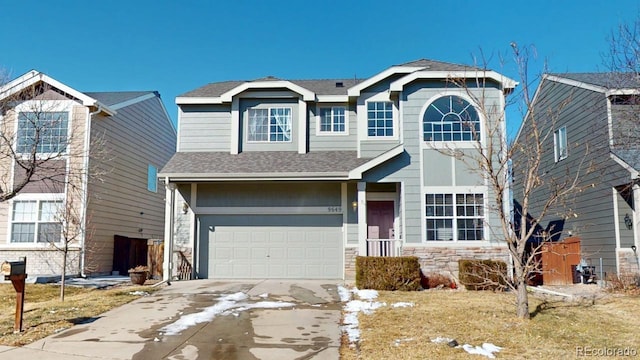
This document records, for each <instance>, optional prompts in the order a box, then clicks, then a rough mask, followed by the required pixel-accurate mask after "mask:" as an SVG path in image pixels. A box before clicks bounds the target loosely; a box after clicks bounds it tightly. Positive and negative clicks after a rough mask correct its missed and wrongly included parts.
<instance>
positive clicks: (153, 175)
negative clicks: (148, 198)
mask: <svg viewBox="0 0 640 360" xmlns="http://www.w3.org/2000/svg"><path fill="white" fill-rule="evenodd" d="M147 190H149V191H151V192H158V168H157V167H155V166H153V165H151V164H149V166H148V167H147Z"/></svg>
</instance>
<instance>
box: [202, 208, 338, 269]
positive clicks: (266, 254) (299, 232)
mask: <svg viewBox="0 0 640 360" xmlns="http://www.w3.org/2000/svg"><path fill="white" fill-rule="evenodd" d="M198 219H199V226H200V236H199V239H200V244H199V246H200V248H199V249H198V254H199V255H198V260H199V261H198V263H199V268H198V275H199V277H202V278H219V279H255V278H261V279H262V278H272V279H340V278H342V277H343V269H344V266H343V253H344V250H343V240H342V239H343V237H342V215H341V214H313V215H310V214H306V215H292V214H287V215H281V214H271V215H201V216H199V217H198Z"/></svg>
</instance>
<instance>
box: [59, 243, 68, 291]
mask: <svg viewBox="0 0 640 360" xmlns="http://www.w3.org/2000/svg"><path fill="white" fill-rule="evenodd" d="M66 277H67V250H66V249H65V251H63V252H62V280H61V284H60V301H64V283H65V278H66Z"/></svg>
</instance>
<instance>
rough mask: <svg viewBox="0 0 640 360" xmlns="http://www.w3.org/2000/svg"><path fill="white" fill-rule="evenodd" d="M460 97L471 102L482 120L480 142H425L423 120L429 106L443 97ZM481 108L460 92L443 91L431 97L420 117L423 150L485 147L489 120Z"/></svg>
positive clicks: (423, 106) (419, 124) (419, 125)
mask: <svg viewBox="0 0 640 360" xmlns="http://www.w3.org/2000/svg"><path fill="white" fill-rule="evenodd" d="M451 95H453V96H458V97H460V98H462V99H464V100H466V101H468V102H469V104H471V106H473V107H474V108H475V110H476V113H478V117H479V118H480V141H479V142H478V141H476V140H471V141H424V125H423V118H424V113H425V112H427V109H428V108H429V105H431V103H433V102H434V101H436V100H437V99H439V98H441V97H443V96H451ZM479 109H480V107H479V106H478V104H477V103H476V102H475V101H474V100H473V99H472V98H471V97H470V96H469V95H467V94H464V93H462V92H460V91H451V90H448V91H442V92H439V93H437V94H435V95H433V96H432V97H430V98H429V99H428V100H427V101H426V102H425V103H424V105H422V109H420V116H418V129H419V131H418V132H419V136H420V144H421V148H422V149H425V148H427V149H473V148H476V146H477V144H480V145H481V146H483V147H484V146H485V145H486V142H487V139H486V138H487V134H486V131H485V127H486V123H487V119H486V118H485V116H484V114H483V113H482V111H480V110H479Z"/></svg>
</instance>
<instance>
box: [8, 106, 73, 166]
mask: <svg viewBox="0 0 640 360" xmlns="http://www.w3.org/2000/svg"><path fill="white" fill-rule="evenodd" d="M74 104H76V102H75V101H73V100H27V101H24V102H22V103H20V104H18V105H17V106H16V107H15V109H14V110H15V119H14V122H15V124H14V132H13V134H14V139H13V140H14V144H13V149H14V150H15V151H16V154H17V155H18V156H23V157H24V156H28V155H29V154H23V153H19V154H18V153H17V146H18V138H17V136H18V127H19V125H20V121H19V120H18V118H19V116H20V113H21V112H33V111H34V110H40V111H42V112H66V113H68V115H67V146H66V147H65V151H64V152H62V153H60V154H58V153H38V154H37V155H36V156H37V157H38V158H43V159H46V158H50V157H52V156H56V155H62V156H66V155H68V154H69V147H70V146H71V143H70V142H69V138H70V136H71V134H72V131H71V129H73V111H72V110H73V105H74Z"/></svg>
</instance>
